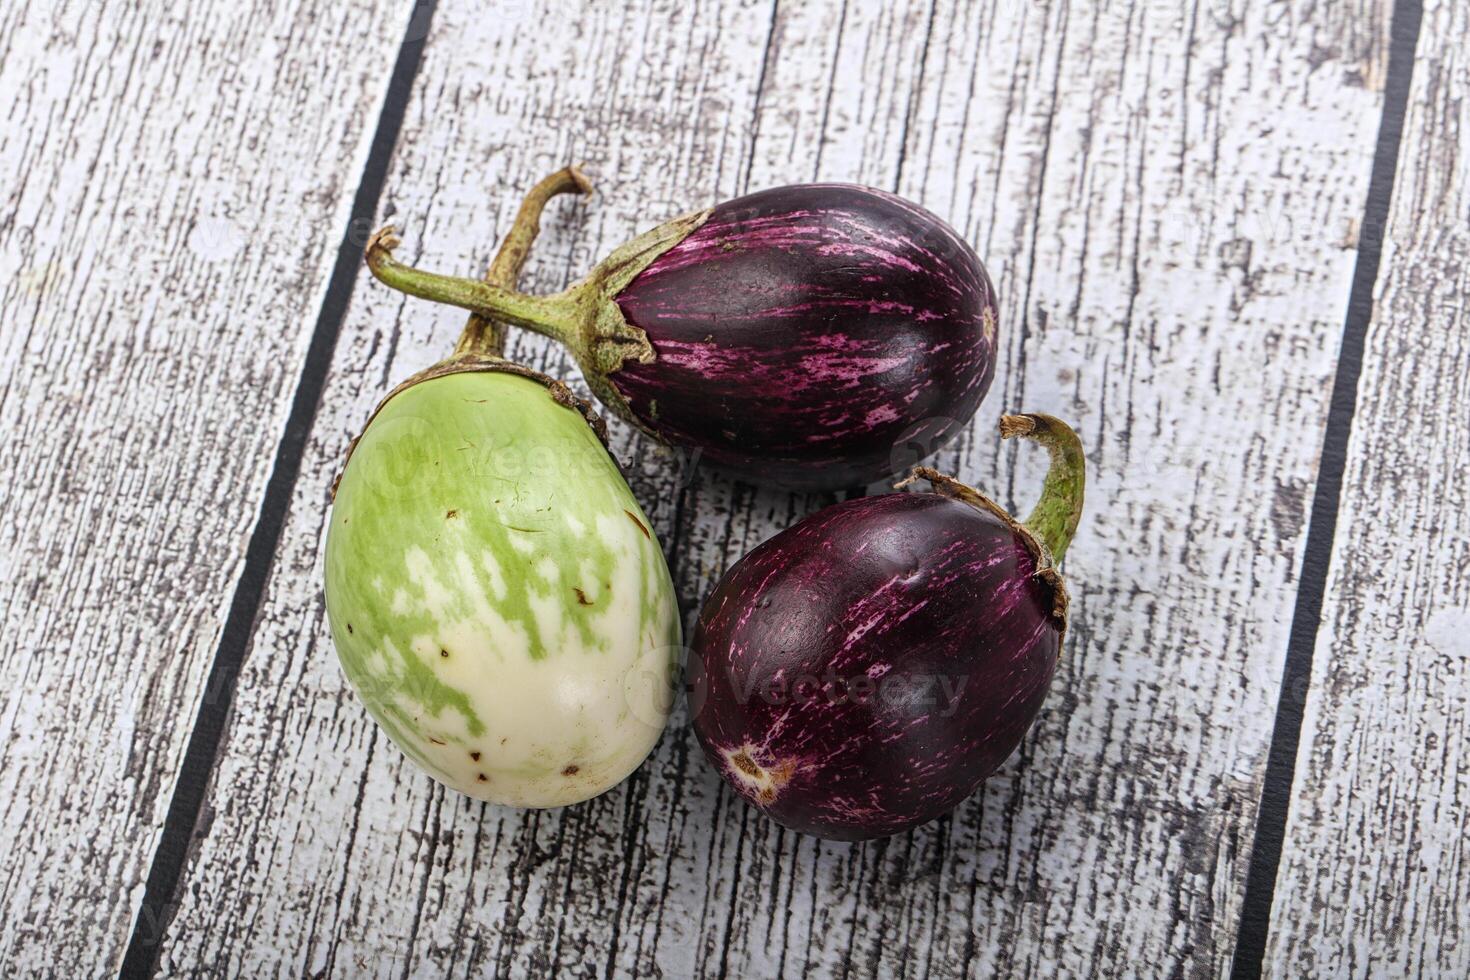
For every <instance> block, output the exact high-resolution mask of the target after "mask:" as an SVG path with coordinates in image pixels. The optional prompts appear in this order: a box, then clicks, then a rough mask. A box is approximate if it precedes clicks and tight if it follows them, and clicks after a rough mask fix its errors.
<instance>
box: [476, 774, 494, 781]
mask: <svg viewBox="0 0 1470 980" xmlns="http://www.w3.org/2000/svg"><path fill="white" fill-rule="evenodd" d="M475 779H476V780H477V781H478V782H482V783H488V782H489V781H490V777H489V776H486V775H485V774H484V773H483V772H482V773H480V774H479V775H477V776H476V777H475Z"/></svg>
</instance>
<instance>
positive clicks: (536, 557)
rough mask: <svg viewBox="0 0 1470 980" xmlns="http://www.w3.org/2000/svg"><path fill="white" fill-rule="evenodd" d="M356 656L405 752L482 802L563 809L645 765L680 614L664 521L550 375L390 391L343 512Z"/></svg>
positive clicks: (340, 587)
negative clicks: (556, 396) (552, 389)
mask: <svg viewBox="0 0 1470 980" xmlns="http://www.w3.org/2000/svg"><path fill="white" fill-rule="evenodd" d="M326 596H327V612H328V616H329V619H330V621H331V626H332V636H333V639H334V640H335V642H336V646H337V651H338V654H339V657H340V659H341V662H342V667H343V669H344V671H345V672H346V674H347V676H348V678H349V680H350V681H351V682H352V684H353V686H354V687H355V688H356V689H357V691H358V693H359V694H360V695H361V696H362V698H363V701H364V702H365V703H366V705H367V707H368V710H369V711H370V712H371V713H372V715H373V717H374V718H375V719H376V720H377V721H378V723H379V724H380V725H381V726H382V727H383V729H384V731H386V732H387V733H388V735H389V737H390V738H392V740H393V741H394V743H396V744H397V745H398V746H399V747H400V748H401V749H402V750H403V751H404V752H405V753H406V754H407V755H409V756H410V757H411V758H413V759H414V760H415V761H416V762H418V763H419V764H420V765H422V766H424V767H425V768H426V769H428V770H429V771H430V772H431V773H433V774H434V776H435V777H436V778H438V779H440V780H442V781H444V782H445V783H447V784H449V785H451V786H453V787H455V788H456V789H460V790H461V791H463V792H466V793H470V794H471V795H474V796H477V797H480V798H483V799H491V800H496V801H499V802H504V803H511V804H515V805H522V806H555V805H561V804H565V803H571V802H576V801H577V800H580V799H586V798H588V797H590V796H593V795H596V794H597V793H599V792H602V791H603V790H605V789H607V788H608V787H610V786H612V785H615V784H616V783H617V782H618V781H620V780H621V779H622V778H623V777H625V776H626V775H627V773H628V772H630V771H631V770H632V769H633V768H635V767H636V766H637V765H638V763H639V762H641V761H642V759H643V758H644V756H645V755H646V754H647V752H648V750H649V749H651V748H652V745H653V743H654V741H656V740H657V737H658V733H659V731H661V729H662V727H663V721H664V718H665V717H666V714H667V709H668V700H669V697H670V695H671V692H672V683H673V669H674V662H675V655H676V653H677V647H678V644H679V618H678V611H677V604H676V602H675V598H674V591H673V585H672V583H671V581H670V578H669V573H668V569H667V567H666V566H665V563H664V558H663V554H662V552H661V551H660V549H659V547H658V544H657V542H656V541H655V540H654V539H653V537H652V533H651V529H650V527H649V522H648V520H647V518H645V517H644V515H643V513H642V511H641V509H640V508H639V506H638V504H637V502H636V501H635V500H634V498H633V495H632V493H631V491H629V489H628V486H627V483H626V482H625V481H624V480H623V477H622V475H621V474H620V473H619V472H618V469H617V467H616V465H615V464H614V463H613V461H612V459H611V458H610V457H609V456H608V454H607V451H606V450H605V449H604V448H603V446H602V444H601V443H600V442H599V441H598V439H597V436H596V435H595V434H594V433H593V432H592V430H591V429H590V428H589V427H588V425H587V423H586V421H585V420H584V419H583V418H582V416H581V415H580V414H578V413H577V412H576V411H573V410H571V409H568V408H566V407H564V406H562V405H559V404H557V403H556V402H555V401H553V400H552V398H551V395H550V393H549V392H548V391H547V389H546V387H545V386H544V385H542V384H541V383H539V382H537V381H534V380H531V379H528V378H524V377H520V376H517V375H513V374H508V373H501V372H465V373H459V374H451V375H447V376H444V377H439V378H435V379H432V380H429V381H424V382H421V383H419V384H416V385H413V386H411V387H409V388H406V389H404V390H403V391H402V392H400V393H399V394H397V395H395V396H394V397H393V398H392V399H391V400H390V401H389V402H388V403H387V404H386V405H385V406H384V407H383V408H382V410H381V411H380V412H379V413H378V414H377V416H376V417H375V418H374V419H373V421H372V422H371V423H370V425H369V426H368V429H367V431H366V432H365V433H364V435H363V437H362V439H361V440H360V441H359V443H358V445H357V447H356V449H355V450H354V452H353V454H352V457H351V459H350V461H349V463H348V465H347V468H346V471H345V472H344V473H343V476H342V481H341V483H340V484H339V486H338V489H337V495H336V500H335V503H334V506H333V510H332V517H331V528H330V530H329V532H328V536H327V554H326Z"/></svg>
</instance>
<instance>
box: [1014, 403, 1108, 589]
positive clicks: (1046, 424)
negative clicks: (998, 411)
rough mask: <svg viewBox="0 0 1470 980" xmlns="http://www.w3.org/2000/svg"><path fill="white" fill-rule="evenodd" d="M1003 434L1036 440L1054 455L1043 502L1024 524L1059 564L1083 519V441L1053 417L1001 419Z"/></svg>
mask: <svg viewBox="0 0 1470 980" xmlns="http://www.w3.org/2000/svg"><path fill="white" fill-rule="evenodd" d="M1000 435H1001V438H1002V439H1010V438H1012V437H1014V436H1024V437H1025V438H1027V439H1033V440H1035V441H1036V442H1039V443H1040V444H1041V445H1043V446H1045V447H1046V448H1047V451H1048V452H1049V453H1050V454H1051V469H1049V470H1048V471H1047V474H1046V480H1045V481H1044V482H1043V483H1042V485H1041V499H1040V500H1038V501H1036V506H1035V507H1034V508H1032V510H1031V516H1029V517H1027V518H1026V520H1025V521H1024V522H1023V523H1024V524H1025V525H1026V528H1027V529H1028V530H1030V531H1031V533H1033V534H1035V535H1036V536H1037V537H1038V538H1040V539H1041V540H1042V542H1043V543H1044V544H1045V545H1046V550H1047V551H1049V552H1051V557H1052V560H1053V561H1055V562H1060V561H1061V560H1062V555H1064V554H1065V553H1066V551H1067V545H1069V544H1071V543H1072V535H1074V534H1075V533H1077V522H1078V521H1079V520H1081V519H1082V496H1083V489H1084V485H1085V483H1086V470H1087V460H1086V457H1084V455H1083V453H1082V442H1081V440H1080V439H1078V438H1077V433H1075V432H1073V431H1072V428H1071V426H1069V425H1067V423H1065V422H1063V421H1062V420H1061V419H1059V418H1056V417H1054V416H1051V415H1006V416H1002V418H1001V420H1000Z"/></svg>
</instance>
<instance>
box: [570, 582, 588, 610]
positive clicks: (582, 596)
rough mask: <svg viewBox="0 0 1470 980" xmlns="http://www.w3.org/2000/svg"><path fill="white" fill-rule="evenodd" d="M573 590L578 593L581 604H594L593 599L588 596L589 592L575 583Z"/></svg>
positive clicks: (578, 600)
mask: <svg viewBox="0 0 1470 980" xmlns="http://www.w3.org/2000/svg"><path fill="white" fill-rule="evenodd" d="M572 591H573V592H575V593H577V602H578V603H579V604H580V605H583V606H590V605H592V600H591V599H589V598H587V593H585V592H583V591H582V590H581V589H579V588H577V587H576V586H575V585H574V586H572Z"/></svg>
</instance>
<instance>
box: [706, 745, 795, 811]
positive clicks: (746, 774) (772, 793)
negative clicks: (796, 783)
mask: <svg viewBox="0 0 1470 980" xmlns="http://www.w3.org/2000/svg"><path fill="white" fill-rule="evenodd" d="M752 748H753V747H752V746H750V745H742V746H741V747H740V748H738V749H736V750H735V751H734V752H725V753H724V755H725V760H726V761H727V762H729V763H730V766H731V768H732V769H734V770H735V771H734V772H733V773H732V775H733V776H734V777H735V782H734V785H735V788H736V789H738V790H740V792H741V793H742V794H744V795H745V797H746V798H747V799H749V800H751V801H752V802H754V803H757V804H759V805H760V806H769V805H770V804H771V803H773V802H775V800H776V797H777V796H779V795H781V789H782V787H784V786H785V785H786V784H787V783H789V782H791V777H792V776H794V775H796V762H795V761H794V760H791V759H783V760H782V761H780V762H778V763H777V764H776V765H774V766H771V767H769V768H767V767H764V766H762V765H761V764H760V763H758V762H756V761H755V756H754V754H753V753H752V751H751V750H752Z"/></svg>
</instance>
